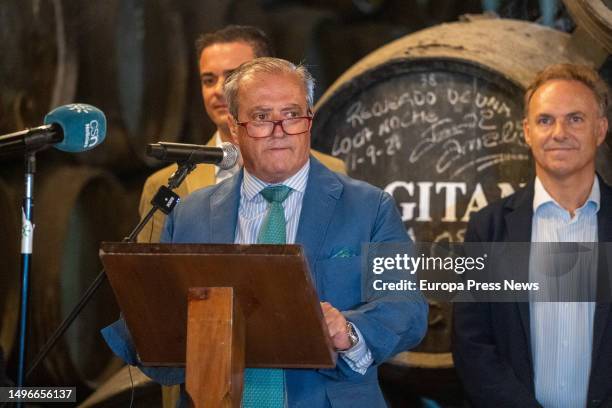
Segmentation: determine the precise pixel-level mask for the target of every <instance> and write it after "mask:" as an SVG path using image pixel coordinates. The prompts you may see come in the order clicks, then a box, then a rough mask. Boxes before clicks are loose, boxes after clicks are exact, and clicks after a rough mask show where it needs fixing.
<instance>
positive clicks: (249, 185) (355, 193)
mask: <svg viewBox="0 0 612 408" xmlns="http://www.w3.org/2000/svg"><path fill="white" fill-rule="evenodd" d="M313 86H314V84H313V79H312V77H311V76H310V74H309V73H308V71H307V70H306V69H305V68H304V67H301V66H300V67H296V66H295V65H293V64H291V63H290V62H288V61H285V60H281V59H277V58H257V59H255V60H253V61H250V62H246V63H244V64H242V65H241V66H240V67H239V68H238V69H236V70H235V71H234V72H233V73H232V74H231V75H230V76H229V77H228V79H227V80H226V82H225V86H224V90H225V98H226V100H227V105H228V109H229V114H230V115H231V119H230V129H231V134H232V138H233V141H234V143H236V144H237V145H238V146H239V147H240V151H241V154H242V157H243V161H244V166H243V169H241V170H240V171H239V172H238V173H237V174H236V175H235V176H233V177H231V178H230V179H227V180H225V181H223V182H221V183H220V184H217V185H215V186H212V187H209V188H206V189H202V190H198V191H196V192H194V193H192V194H191V195H189V196H188V197H187V198H185V199H184V200H183V201H181V203H180V204H179V205H178V206H177V207H176V209H175V210H174V212H173V213H172V214H171V215H170V216H169V217H168V219H167V221H166V225H165V228H164V231H163V233H162V237H161V240H162V242H173V243H197V242H206V243H237V244H253V243H298V244H301V245H302V246H303V248H304V251H305V254H306V258H307V260H308V264H309V267H310V271H311V273H312V278H313V282H314V284H315V288H316V291H317V294H318V295H319V298H320V300H321V308H322V312H323V316H324V318H325V322H326V324H327V328H328V331H329V335H330V338H331V341H332V344H333V346H334V347H335V348H336V350H337V351H338V353H339V358H338V360H337V363H336V367H335V368H333V369H324V370H323V369H321V370H313V369H284V370H257V369H250V370H247V372H246V373H245V386H244V393H243V401H242V402H243V406H244V407H254V408H258V407H285V406H289V407H308V408H313V407H317V408H318V407H323V408H324V407H349V406H355V407H384V406H386V405H385V401H384V399H383V396H382V393H381V390H380V387H379V385H378V374H377V366H378V365H379V364H381V363H382V362H384V361H385V360H387V359H389V358H390V357H392V356H393V355H394V354H396V353H398V352H400V351H403V350H406V349H408V348H411V347H414V346H415V345H417V344H418V343H419V342H420V340H421V339H422V338H423V336H424V335H425V330H426V326H427V304H426V303H425V302H424V300H423V298H422V297H421V296H420V295H418V294H417V296H416V297H414V298H408V297H396V296H384V295H381V296H376V297H374V298H372V299H368V301H364V299H363V296H362V290H361V248H362V245H363V244H364V243H368V242H408V241H409V238H408V235H407V234H406V230H405V227H404V225H403V223H402V221H401V218H400V216H399V213H398V211H397V208H396V206H395V203H394V202H393V199H392V198H391V196H389V195H388V194H387V193H385V192H383V191H382V190H380V189H378V188H376V187H373V186H371V185H369V184H367V183H364V182H361V181H357V180H353V179H351V178H349V177H346V176H343V175H339V174H336V173H334V172H332V171H331V170H329V169H327V168H326V167H325V166H323V165H322V164H321V163H320V162H319V161H318V160H317V159H316V158H314V157H313V156H312V155H311V153H310V127H311V122H312V119H313V116H312V104H313ZM270 336H274V333H270ZM105 337H106V339H107V341H108V342H109V345H111V347H112V348H113V350H115V351H116V352H117V353H118V354H119V355H121V356H122V357H123V358H124V359H125V360H126V361H128V362H135V356H134V353H133V350H129V348H130V345H129V344H127V347H126V342H125V341H124V339H126V338H128V337H127V335H126V333H125V330H124V325H121V324H119V325H114V326H112V327H111V328H109V329H106V331H105ZM143 371H144V372H145V373H146V374H147V375H149V376H151V377H152V378H154V379H156V380H157V381H159V382H162V383H176V382H181V380H182V372H181V371H179V372H177V371H176V370H164V369H147V368H143Z"/></svg>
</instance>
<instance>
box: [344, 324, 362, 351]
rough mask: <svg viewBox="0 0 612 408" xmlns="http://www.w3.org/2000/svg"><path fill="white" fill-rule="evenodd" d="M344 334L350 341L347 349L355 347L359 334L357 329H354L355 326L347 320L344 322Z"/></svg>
mask: <svg viewBox="0 0 612 408" xmlns="http://www.w3.org/2000/svg"><path fill="white" fill-rule="evenodd" d="M346 335H347V336H348V339H349V342H350V343H351V345H350V346H349V348H348V349H347V350H350V349H352V348H353V347H355V346H356V345H357V343H359V336H358V335H357V330H355V326H353V323H351V322H349V321H347V322H346Z"/></svg>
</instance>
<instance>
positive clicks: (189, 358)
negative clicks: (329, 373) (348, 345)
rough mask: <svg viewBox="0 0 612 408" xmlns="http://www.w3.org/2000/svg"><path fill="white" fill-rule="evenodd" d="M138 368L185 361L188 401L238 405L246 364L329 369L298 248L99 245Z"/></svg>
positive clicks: (331, 355) (325, 340) (330, 359)
mask: <svg viewBox="0 0 612 408" xmlns="http://www.w3.org/2000/svg"><path fill="white" fill-rule="evenodd" d="M100 257H101V259H102V263H103V264H104V268H105V270H106V274H107V276H108V279H109V281H110V284H111V286H112V288H113V290H114V292H115V296H116V298H117V302H118V303H119V307H120V308H121V311H122V313H123V316H124V319H125V321H126V324H127V326H128V329H129V330H130V333H131V335H132V338H133V341H134V344H135V346H136V350H137V352H138V356H139V359H140V361H142V364H143V365H145V366H185V368H186V390H187V394H188V395H189V398H190V401H191V403H192V404H193V406H196V407H239V406H240V402H241V396H242V385H243V371H244V368H245V367H254V368H255V367H256V368H264V367H267V368H271V367H274V368H331V367H334V366H335V359H336V354H335V352H334V351H333V346H332V342H331V339H330V338H329V335H328V332H327V327H326V324H325V321H324V319H323V313H322V311H321V307H320V305H319V300H318V297H317V294H316V292H315V290H314V287H313V284H312V280H311V277H310V273H309V271H308V266H307V263H306V260H305V258H304V254H303V251H302V248H301V247H300V246H299V245H229V244H133V243H103V244H102V247H101V250H100Z"/></svg>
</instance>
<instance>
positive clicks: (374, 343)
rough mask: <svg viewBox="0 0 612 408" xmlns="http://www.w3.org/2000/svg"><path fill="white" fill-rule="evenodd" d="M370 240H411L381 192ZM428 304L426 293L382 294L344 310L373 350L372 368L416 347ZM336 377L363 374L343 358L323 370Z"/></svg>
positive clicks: (424, 323)
mask: <svg viewBox="0 0 612 408" xmlns="http://www.w3.org/2000/svg"><path fill="white" fill-rule="evenodd" d="M370 242H396V243H397V242H409V238H408V235H407V234H406V229H405V227H404V224H403V223H402V220H401V217H400V215H399V212H398V211H397V208H396V206H395V202H394V201H393V199H392V198H391V196H390V195H389V194H387V193H384V192H381V194H380V203H379V207H378V213H377V216H376V222H375V224H374V227H373V229H372V235H371V239H370ZM427 311H428V305H427V302H426V301H425V299H424V298H423V296H421V294H420V293H418V296H416V297H412V298H410V297H403V296H381V297H377V298H375V299H374V300H372V301H369V302H366V303H363V304H361V305H360V306H358V307H357V308H355V309H353V310H348V311H345V312H343V313H344V315H345V317H346V318H347V320H349V321H351V322H352V323H353V324H355V326H357V327H358V328H359V331H360V332H361V334H362V335H363V338H364V340H365V342H366V345H367V346H368V348H369V349H370V351H371V353H372V357H373V358H374V363H373V364H372V365H371V366H370V368H368V370H371V369H373V367H375V366H376V365H379V364H381V363H383V362H384V361H386V360H388V359H389V358H391V357H392V356H394V355H395V354H397V353H399V352H402V351H406V350H408V349H410V348H412V347H415V346H416V345H417V344H419V342H420V341H421V340H422V339H423V337H424V336H425V332H426V330H427ZM321 372H322V373H324V374H326V375H328V376H330V377H333V378H346V377H351V376H356V375H360V374H358V373H356V372H355V371H353V370H352V369H351V368H350V367H349V366H348V364H347V363H346V362H345V361H343V360H342V359H338V364H337V366H336V368H335V369H334V370H321Z"/></svg>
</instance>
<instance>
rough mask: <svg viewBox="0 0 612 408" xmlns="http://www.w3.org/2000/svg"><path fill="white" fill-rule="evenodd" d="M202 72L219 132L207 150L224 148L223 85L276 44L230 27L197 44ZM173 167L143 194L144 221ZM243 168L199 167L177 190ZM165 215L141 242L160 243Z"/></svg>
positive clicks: (333, 163)
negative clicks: (242, 67)
mask: <svg viewBox="0 0 612 408" xmlns="http://www.w3.org/2000/svg"><path fill="white" fill-rule="evenodd" d="M196 50H197V55H198V69H199V73H200V85H201V91H202V100H203V102H204V108H205V110H206V113H207V114H208V117H209V118H210V120H211V121H212V122H213V123H214V125H215V126H216V128H217V130H216V132H215V133H214V134H213V135H212V137H211V138H210V140H208V143H207V146H220V145H221V143H223V142H231V135H230V131H229V125H228V109H227V102H226V101H225V96H224V95H223V83H224V81H225V79H226V78H227V76H228V75H229V74H230V73H231V72H232V71H234V70H235V69H236V68H238V67H239V66H240V64H242V63H244V62H247V61H251V60H252V59H254V58H256V57H268V56H272V55H273V50H272V44H271V43H270V40H269V39H268V37H267V36H266V34H265V33H264V32H263V31H261V30H260V29H258V28H256V27H252V26H239V25H230V26H227V27H225V28H223V29H221V30H218V31H215V32H213V33H207V34H203V35H201V36H200V37H199V38H198V40H197V41H196ZM312 153H313V155H314V156H315V157H317V158H318V159H319V160H320V161H321V162H322V163H323V164H324V165H325V166H326V167H328V168H329V169H331V170H333V171H336V172H339V173H343V174H345V173H346V171H345V168H344V163H343V162H342V161H341V160H340V159H337V158H335V157H332V156H329V155H326V154H324V153H321V152H317V151H315V150H312ZM176 168H177V167H176V165H175V164H173V165H170V166H167V167H164V168H163V169H161V170H159V171H157V172H155V173H154V174H152V175H151V176H150V177H149V178H148V179H147V181H146V182H145V185H144V187H143V190H142V195H141V197H140V206H139V213H140V216H141V217H144V216H145V215H146V214H147V213H148V212H149V210H150V209H151V199H152V198H153V196H154V195H155V193H156V192H157V190H158V189H159V187H160V186H162V185H165V184H166V183H167V182H168V178H169V177H170V176H171V175H172V174H173V173H174V172H175V171H176ZM238 168H239V166H238V165H236V166H235V167H234V168H233V169H230V170H219V169H218V168H217V167H214V166H212V165H199V166H197V167H196V169H195V170H194V171H193V172H191V173H190V174H189V175H188V176H187V178H186V179H185V181H184V182H183V183H182V184H181V185H180V186H179V187H178V188H177V189H176V193H177V194H178V195H179V196H180V197H185V196H187V195H188V194H190V193H192V192H193V191H196V190H198V189H200V188H203V187H206V186H209V185H212V184H215V183H218V182H220V181H222V180H224V179H226V178H228V177H231V176H232V174H234V173H235V172H236V171H238ZM165 219H166V217H165V215H164V214H163V213H161V212H157V213H156V214H155V215H154V216H153V219H152V220H151V221H150V222H149V223H148V224H147V225H145V227H144V228H143V230H142V231H141V232H140V234H138V241H139V242H158V241H159V236H160V234H161V230H162V228H163V226H164V222H165Z"/></svg>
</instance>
